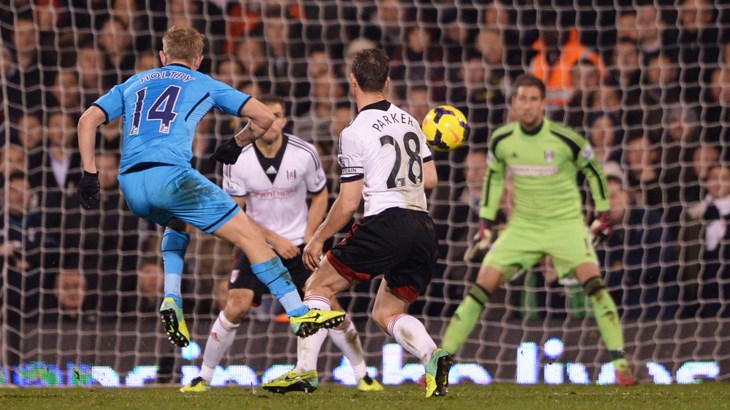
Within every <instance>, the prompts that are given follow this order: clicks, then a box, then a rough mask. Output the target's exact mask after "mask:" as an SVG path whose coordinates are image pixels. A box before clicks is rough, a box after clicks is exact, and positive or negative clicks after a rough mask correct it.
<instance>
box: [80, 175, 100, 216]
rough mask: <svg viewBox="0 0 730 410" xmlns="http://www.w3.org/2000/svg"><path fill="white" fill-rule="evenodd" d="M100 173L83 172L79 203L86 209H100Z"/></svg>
mask: <svg viewBox="0 0 730 410" xmlns="http://www.w3.org/2000/svg"><path fill="white" fill-rule="evenodd" d="M99 190H100V187H99V173H98V172H96V173H94V174H92V173H91V172H86V171H83V173H82V174H81V181H79V187H78V191H79V202H80V203H81V206H82V207H83V208H84V209H95V208H98V207H99Z"/></svg>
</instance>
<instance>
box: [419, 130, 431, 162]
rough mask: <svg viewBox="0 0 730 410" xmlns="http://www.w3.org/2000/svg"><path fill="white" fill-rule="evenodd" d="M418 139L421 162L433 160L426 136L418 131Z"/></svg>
mask: <svg viewBox="0 0 730 410" xmlns="http://www.w3.org/2000/svg"><path fill="white" fill-rule="evenodd" d="M417 134H418V139H419V140H420V141H421V158H422V159H423V162H424V163H425V162H428V161H431V160H432V159H433V154H432V153H431V147H430V146H429V145H428V143H427V142H426V136H425V135H424V134H423V131H421V130H420V129H419V130H418V132H417Z"/></svg>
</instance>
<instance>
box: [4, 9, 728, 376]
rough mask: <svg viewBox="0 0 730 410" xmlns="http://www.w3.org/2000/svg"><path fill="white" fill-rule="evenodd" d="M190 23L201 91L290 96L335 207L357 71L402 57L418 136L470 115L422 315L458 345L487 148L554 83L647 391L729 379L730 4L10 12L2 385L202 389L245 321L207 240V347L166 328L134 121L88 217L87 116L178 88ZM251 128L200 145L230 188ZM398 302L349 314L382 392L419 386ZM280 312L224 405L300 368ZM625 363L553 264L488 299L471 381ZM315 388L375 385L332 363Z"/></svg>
mask: <svg viewBox="0 0 730 410" xmlns="http://www.w3.org/2000/svg"><path fill="white" fill-rule="evenodd" d="M172 25H178V26H180V25H185V26H192V27H195V28H197V29H198V30H199V31H201V32H202V33H204V34H205V36H206V39H207V44H206V50H205V52H204V53H205V57H206V59H205V60H204V62H203V65H202V66H201V68H200V70H201V71H203V72H205V73H208V74H210V75H212V76H213V77H215V78H218V79H220V80H221V81H224V82H226V83H228V84H231V85H232V86H234V87H236V88H239V89H241V90H243V91H245V92H247V93H250V94H252V95H255V96H259V95H263V94H269V93H270V94H276V95H278V96H281V97H283V98H285V100H286V101H287V112H288V116H289V123H288V125H287V128H286V131H287V132H291V133H293V134H295V135H298V136H300V137H302V138H304V139H305V140H308V141H311V142H312V143H313V144H315V146H316V147H317V149H318V151H319V152H320V154H321V157H322V162H323V164H324V165H325V166H326V167H327V170H328V172H329V175H328V177H329V186H330V188H331V192H332V194H331V195H332V198H333V199H334V197H335V196H336V193H337V192H338V185H339V183H338V172H339V170H338V168H337V161H336V160H337V158H336V154H335V153H336V152H337V138H338V136H339V132H340V131H341V130H342V129H343V128H344V127H346V126H347V125H348V124H349V122H350V120H351V119H352V118H353V117H354V115H355V114H356V111H355V107H354V105H353V101H352V99H351V98H350V94H349V92H350V90H349V85H350V84H349V83H350V81H349V74H348V61H349V59H350V58H351V57H352V55H354V53H355V52H357V51H358V50H361V49H364V48H369V47H379V48H382V49H383V50H385V51H386V52H387V53H388V55H389V56H390V58H391V72H390V77H391V87H390V88H389V90H388V96H387V98H388V99H389V100H390V101H392V102H394V103H396V104H398V105H399V106H402V107H403V108H404V109H406V110H408V111H409V112H410V113H411V114H412V115H413V116H414V117H415V118H416V119H418V120H420V119H422V118H423V117H424V116H425V114H426V112H427V111H428V110H429V109H430V108H432V107H435V106H438V105H442V104H449V105H452V106H455V107H458V108H460V109H462V110H463V111H464V112H465V113H466V114H467V116H468V119H469V123H470V126H471V134H470V136H469V140H468V141H467V143H466V144H465V146H464V147H463V148H460V149H457V150H455V151H452V152H449V153H437V154H434V158H435V161H436V166H437V169H438V172H439V184H438V186H437V188H436V189H434V190H433V192H431V193H430V197H429V206H430V211H431V215H432V216H433V218H434V220H435V222H436V226H437V234H438V238H439V258H438V270H437V272H438V273H437V274H436V275H435V276H434V278H433V280H432V282H431V284H430V286H429V287H428V289H427V291H426V292H425V293H424V294H423V295H421V297H419V299H418V300H417V302H416V303H414V304H413V305H412V306H411V307H410V310H409V312H410V313H411V314H413V315H414V316H416V317H418V318H419V319H422V320H423V321H424V322H425V324H426V326H427V328H428V330H429V332H430V333H431V334H432V335H433V336H434V338H435V340H436V341H437V342H438V341H440V339H441V335H442V334H443V331H444V330H445V327H446V325H447V324H448V321H449V319H450V317H451V316H452V315H453V313H454V310H455V309H456V307H457V306H458V304H459V303H460V302H461V300H462V298H463V296H464V293H465V291H466V290H468V289H469V287H470V286H471V285H472V283H473V282H474V280H475V278H476V274H477V271H478V269H479V264H476V263H471V262H469V263H467V262H464V254H465V251H466V249H467V248H468V246H469V245H470V244H471V238H472V237H473V235H474V233H475V232H476V230H477V226H478V202H479V198H480V196H481V185H482V179H483V176H484V172H485V162H486V156H487V142H488V140H489V137H490V134H491V133H492V131H494V130H495V129H496V128H497V127H499V126H500V125H502V124H504V123H506V122H508V121H511V120H512V119H513V117H512V113H511V112H510V104H509V101H510V96H511V93H512V92H513V90H512V88H511V84H512V83H513V81H514V80H515V78H516V77H517V76H518V75H519V74H521V73H523V72H531V73H533V74H535V75H537V76H538V77H540V78H542V79H543V80H544V81H545V83H546V85H547V95H546V103H547V106H546V114H547V115H548V116H549V117H550V118H553V119H556V120H560V121H563V122H565V123H566V124H567V125H568V126H570V127H572V128H574V129H575V130H577V131H578V132H580V133H582V134H583V135H585V136H586V137H587V138H588V139H589V141H590V142H591V144H592V146H593V149H594V153H595V155H597V156H598V157H599V158H600V159H601V160H602V161H603V162H604V166H605V170H606V173H607V175H608V176H609V189H610V190H611V192H612V197H613V199H612V207H613V210H612V215H613V217H614V218H616V219H617V220H618V224H617V226H616V231H615V233H614V235H613V236H612V237H611V238H610V239H609V240H608V241H607V242H606V243H605V244H604V245H603V246H602V247H601V248H600V249H599V250H598V255H599V259H600V264H601V268H602V273H603V275H604V280H605V283H606V285H607V287H608V290H609V292H610V293H611V295H612V296H613V297H614V298H615V300H616V301H617V305H618V307H619V310H620V313H621V321H622V324H623V328H624V331H625V335H626V351H627V353H628V354H629V355H630V359H631V361H632V363H634V366H635V367H636V371H637V374H638V375H639V377H640V378H641V379H642V380H643V381H646V382H654V383H690V382H696V381H697V380H701V379H712V380H728V379H729V378H730V350H728V349H727V347H726V346H727V345H728V343H730V319H729V318H730V306H729V305H728V304H729V302H730V268H728V267H727V262H728V259H729V258H730V230H728V222H727V221H728V215H730V205H728V203H730V202H729V201H730V157H729V154H730V153H728V150H727V149H726V148H727V146H728V141H729V138H730V137H729V134H728V130H730V115H728V109H727V107H728V106H730V46H729V45H730V43H729V42H728V40H730V6H728V5H727V4H726V2H723V1H720V0H714V1H713V0H653V1H652V0H646V1H643V0H642V1H639V0H636V1H630V0H627V1H615V0H581V1H568V0H552V1H550V2H547V1H538V2H531V1H519V2H506V1H502V0H491V1H490V0H471V1H469V0H457V1H455V2H452V1H442V0H418V1H406V0H377V1H357V2H351V1H345V0H309V1H300V2H297V1H286V0H279V1H276V0H273V1H272V0H269V1H264V0H261V1H250V2H233V1H228V0H208V1H185V0H171V1H168V2H159V1H152V0H131V1H123V0H94V1H81V0H10V1H4V2H2V3H0V34H1V40H0V41H1V42H0V80H2V81H1V83H2V86H1V87H0V100H2V102H3V104H2V110H0V150H1V153H2V154H1V155H0V159H1V163H2V165H0V172H2V178H0V183H2V196H1V197H0V198H2V205H3V215H2V219H0V224H1V226H2V229H1V230H0V242H1V244H0V245H1V246H0V249H2V259H1V260H2V270H1V271H0V273H1V274H0V283H1V284H2V286H0V301H2V305H1V307H0V342H1V343H0V357H1V359H0V385H7V384H19V385H91V384H99V385H103V386H141V385H144V384H149V383H168V382H174V383H181V382H182V383H184V382H187V381H189V380H190V379H191V378H192V377H194V376H195V375H196V372H197V368H198V366H199V365H200V361H201V357H202V349H203V348H204V345H205V340H206V339H207V336H208V332H209V329H210V326H211V325H212V322H213V320H214V319H215V317H216V316H217V314H218V312H219V311H220V309H221V306H223V304H224V303H225V294H226V285H227V278H228V273H229V271H230V269H231V266H232V250H231V248H230V247H229V246H228V245H226V244H224V243H223V242H221V241H219V240H216V239H214V238H212V237H211V236H206V235H204V234H201V233H196V234H193V236H192V241H191V244H190V247H189V249H188V252H187V256H186V260H185V262H186V264H185V273H184V275H183V288H182V290H183V298H184V310H185V314H186V317H187V320H188V325H189V326H190V328H191V332H192V339H193V342H194V343H193V344H191V346H190V347H189V348H186V349H183V350H180V349H177V348H173V347H172V346H171V345H170V344H169V342H168V341H167V340H166V338H165V336H164V333H163V331H162V329H161V327H160V324H159V318H158V313H157V311H158V308H159V305H160V302H161V296H162V294H161V291H162V284H163V276H162V261H161V255H160V251H159V243H160V229H159V227H156V226H153V225H151V224H149V223H147V222H144V221H143V220H141V219H139V218H137V217H135V216H134V215H133V214H131V212H130V211H129V209H128V208H127V206H126V204H125V202H124V198H123V197H122V196H121V193H120V191H119V188H118V184H117V181H116V169H117V167H118V165H119V155H120V147H121V144H120V139H121V138H122V136H121V130H120V124H119V121H115V122H113V123H111V124H108V125H105V126H103V127H102V128H101V129H100V132H99V133H98V136H97V147H98V156H97V166H98V167H99V169H100V171H101V186H102V197H103V201H102V204H101V206H100V209H99V210H93V211H85V210H82V209H81V208H80V206H79V204H78V200H77V198H76V186H77V183H78V180H79V178H80V174H81V163H80V156H79V153H78V147H77V142H76V130H75V126H76V123H77V121H78V118H79V116H80V114H81V113H82V112H83V110H85V109H86V108H87V107H88V106H90V104H91V103H93V102H94V101H95V100H96V98H98V97H99V96H100V95H102V94H104V93H105V92H107V91H108V90H109V89H110V88H111V87H112V86H114V85H115V84H118V83H121V82H123V81H124V80H126V79H127V78H129V77H130V76H131V75H132V74H134V73H135V72H138V71H142V70H146V69H149V68H152V67H155V66H158V65H159V59H158V56H157V53H158V50H160V49H161V39H162V36H163V35H164V32H165V30H166V29H167V28H168V27H169V26H172ZM239 125H240V123H239V122H237V120H236V119H232V118H231V117H229V116H226V115H222V114H221V113H219V112H217V111H213V112H211V113H210V114H208V115H207V116H206V118H205V119H204V120H203V121H202V122H201V123H200V125H199V127H198V129H197V131H196V141H195V143H194V146H193V151H194V154H195V157H194V159H193V164H194V166H195V167H196V168H197V169H199V170H200V171H201V172H202V173H203V174H205V175H206V176H208V177H209V178H211V179H212V180H214V181H216V182H217V183H220V182H221V173H220V167H219V166H218V165H217V164H216V163H215V161H213V160H212V159H211V158H210V155H211V153H212V151H213V150H214V148H215V146H216V145H217V144H218V143H220V141H223V140H224V139H225V138H229V137H230V136H231V135H233V133H234V132H235V131H236V130H237V129H238V128H239ZM545 155H546V159H547V156H548V155H552V154H551V153H548V152H546V153H545ZM577 183H579V184H581V186H583V185H585V184H584V182H583V180H582V179H578V181H577ZM584 191H586V190H585V189H584ZM586 195H587V196H589V195H588V194H586ZM505 198H506V200H505V201H504V207H503V211H502V214H503V216H504V217H505V218H508V215H509V207H510V203H509V195H508V194H506V195H505ZM586 203H587V205H586V208H585V209H586V214H587V215H591V214H592V208H591V206H590V198H587V201H586ZM341 236H342V235H339V236H338V237H341ZM378 286H379V280H374V281H372V282H371V283H362V284H358V285H356V286H355V287H353V288H352V289H351V290H350V291H348V292H345V293H344V294H343V295H342V296H341V298H340V302H341V304H342V306H343V308H344V309H346V310H347V312H348V313H349V315H350V316H351V317H352V318H353V321H354V323H355V324H356V326H357V328H358V330H359V332H360V336H361V338H362V343H363V347H364V350H365V356H366V361H367V364H368V366H369V367H370V374H371V375H373V376H376V377H377V378H379V379H382V380H383V382H384V383H385V384H391V385H392V384H400V383H403V382H417V381H418V380H419V379H420V378H421V376H422V375H423V367H422V366H421V365H420V364H418V361H417V359H416V358H414V357H411V356H410V355H409V354H408V353H406V352H404V351H403V350H402V349H401V348H400V347H399V346H398V345H397V344H394V340H393V339H392V338H390V337H389V336H386V335H384V334H383V333H382V332H381V331H380V330H379V329H378V328H377V327H376V326H375V324H374V323H373V322H372V321H371V320H370V314H369V312H370V310H371V309H372V305H373V298H374V296H375V294H376V290H377V288H378ZM280 311H281V309H280V308H279V307H278V304H277V303H276V302H272V300H271V298H270V297H265V298H264V303H263V304H262V305H261V306H260V307H258V308H255V309H252V311H251V313H250V315H249V316H248V317H247V318H246V319H245V320H244V321H243V323H242V325H241V327H240V328H239V330H238V334H237V338H236V342H235V343H234V345H233V347H232V349H231V351H230V352H229V353H228V354H227V356H226V357H225V358H224V360H223V361H222V363H221V365H220V367H219V368H218V369H217V371H216V374H215V378H214V381H213V384H214V385H223V384H228V383H232V384H240V385H258V384H261V383H262V382H264V381H266V380H269V379H271V378H273V377H276V376H278V375H280V374H281V373H282V372H284V371H286V370H287V369H288V367H287V366H291V365H293V364H294V362H295V360H296V339H295V337H294V336H293V335H291V334H290V331H289V327H288V325H287V324H286V323H281V321H280V320H277V315H278V314H279V313H280ZM607 363H610V360H609V357H608V353H607V352H606V351H605V348H604V346H603V344H602V342H601V340H600V335H599V332H598V329H597V326H596V323H595V320H594V318H593V316H592V313H591V310H590V308H589V306H588V303H587V298H586V296H585V294H584V293H583V291H582V288H581V286H580V284H578V283H577V282H575V281H570V280H567V281H566V280H564V281H558V280H557V275H556V274H555V271H554V269H553V268H552V264H551V261H550V260H549V259H548V260H543V261H541V262H540V263H539V264H538V265H537V266H536V267H534V268H532V269H530V270H528V271H526V272H524V273H523V274H521V275H518V276H517V277H516V278H514V279H513V280H512V281H510V282H509V283H508V284H506V285H505V286H504V288H503V289H502V290H501V291H500V292H498V293H497V294H495V295H493V298H492V300H491V301H490V303H489V305H488V308H487V310H486V312H485V313H484V315H483V317H482V319H481V322H480V324H479V325H478V326H477V328H476V329H475V331H474V332H473V334H472V335H471V336H470V338H469V339H468V341H467V343H466V345H465V347H464V349H463V350H462V351H461V352H459V354H458V355H457V365H456V366H455V368H454V371H453V372H452V375H451V381H452V383H458V382H461V381H470V382H473V383H480V384H488V383H491V382H492V381H504V382H517V383H524V384H534V383H547V384H560V383H576V384H582V383H590V382H598V383H604V384H610V383H613V382H614V380H613V377H614V376H613V371H612V369H611V367H610V364H607ZM319 374H320V379H321V381H323V382H334V383H343V384H354V383H355V380H354V377H353V375H352V372H351V371H350V370H349V368H348V366H347V363H346V362H345V361H344V359H343V358H342V354H341V352H339V351H338V350H337V348H336V347H335V346H334V345H333V344H332V343H331V342H329V341H327V342H326V343H325V344H324V346H323V348H322V354H321V355H320V362H319Z"/></svg>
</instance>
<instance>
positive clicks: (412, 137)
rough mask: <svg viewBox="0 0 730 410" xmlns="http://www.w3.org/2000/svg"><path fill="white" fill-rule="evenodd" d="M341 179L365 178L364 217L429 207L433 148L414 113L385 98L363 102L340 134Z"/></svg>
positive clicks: (344, 180)
mask: <svg viewBox="0 0 730 410" xmlns="http://www.w3.org/2000/svg"><path fill="white" fill-rule="evenodd" d="M337 160H338V162H339V164H340V166H341V167H342V176H341V177H340V181H342V182H348V181H356V180H358V179H364V184H365V185H364V188H363V194H362V195H363V198H364V200H365V213H364V215H363V216H370V215H375V214H378V213H380V212H382V211H384V210H385V209H388V208H396V207H397V208H404V209H411V210H415V211H422V212H428V210H427V207H426V194H425V192H424V189H423V164H424V163H425V162H428V161H431V160H432V157H431V150H430V149H429V147H428V145H427V144H426V137H425V136H424V135H423V131H421V126H420V124H419V122H418V121H416V120H415V119H414V118H413V117H412V116H411V115H410V114H408V113H407V112H405V111H403V110H401V109H400V108H398V107H396V106H395V105H394V104H391V103H390V102H388V101H385V100H382V101H378V102H376V103H373V104H370V105H367V106H365V107H363V109H362V110H360V112H359V113H358V114H357V117H355V119H354V120H353V121H352V123H350V125H349V126H348V127H347V128H345V129H344V130H343V131H342V134H341V135H340V143H339V152H338V153H337Z"/></svg>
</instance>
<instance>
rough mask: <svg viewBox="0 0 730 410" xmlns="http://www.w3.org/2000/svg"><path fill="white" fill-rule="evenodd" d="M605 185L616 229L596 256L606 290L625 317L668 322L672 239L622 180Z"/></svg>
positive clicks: (674, 291)
mask: <svg viewBox="0 0 730 410" xmlns="http://www.w3.org/2000/svg"><path fill="white" fill-rule="evenodd" d="M607 180H608V190H609V192H610V194H611V220H612V221H615V222H616V225H614V232H613V234H612V235H611V236H610V237H609V238H608V239H607V241H606V242H605V243H604V246H603V248H602V249H598V252H597V253H598V260H599V262H600V263H601V265H602V269H603V271H604V274H605V281H606V287H607V288H608V289H609V291H610V292H611V294H612V295H613V297H614V298H615V299H616V301H617V302H618V303H617V305H618V306H619V307H620V308H622V310H623V315H624V317H630V318H641V319H643V320H646V319H654V318H657V317H661V318H663V319H672V318H674V316H675V314H676V312H677V310H678V307H679V302H678V300H679V288H678V284H677V267H678V265H677V254H676V251H675V248H674V247H673V243H674V236H673V235H672V234H671V232H668V231H667V230H666V229H665V228H664V226H663V224H662V218H661V214H660V213H659V212H657V211H653V210H649V209H646V208H644V207H643V206H641V205H639V204H637V203H636V201H635V200H634V198H633V197H632V196H631V194H630V192H629V191H628V190H627V189H626V188H625V186H624V182H623V177H622V176H621V175H610V176H608V177H607Z"/></svg>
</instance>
